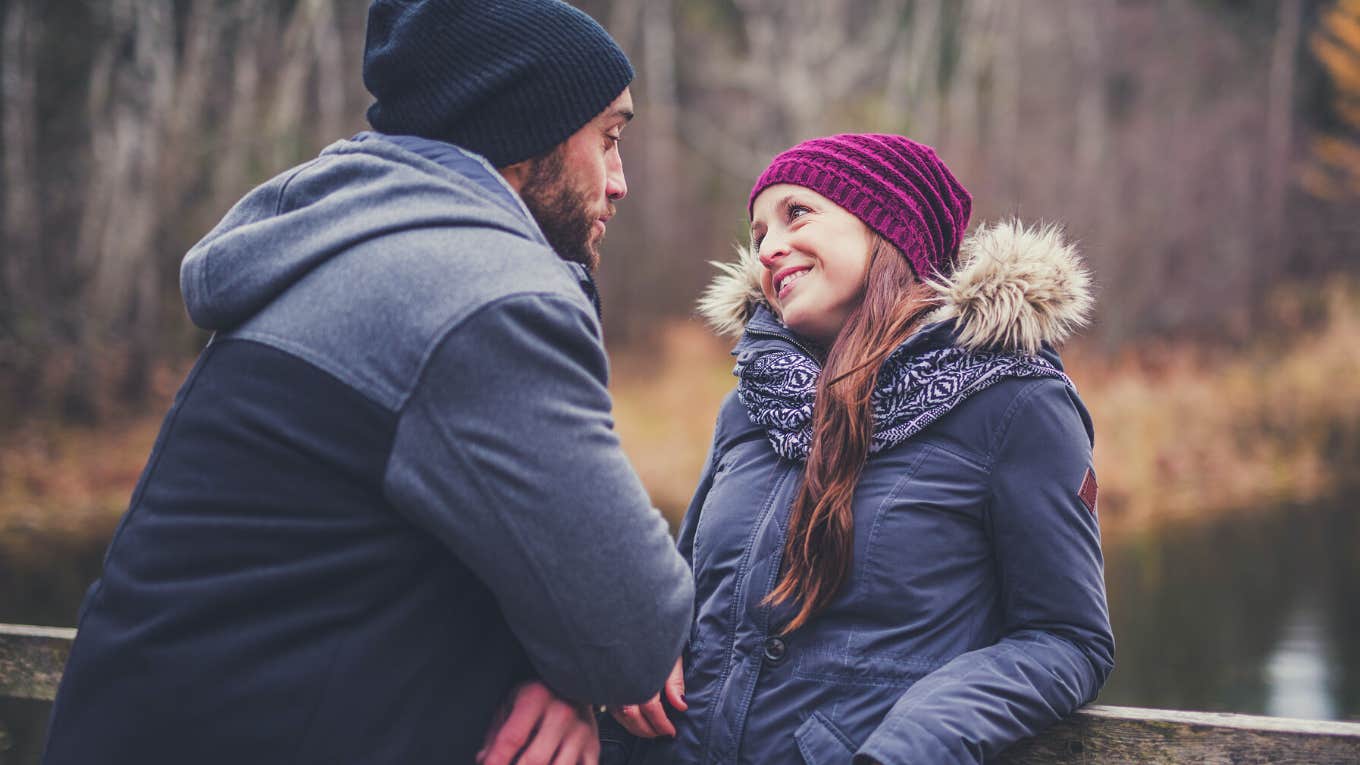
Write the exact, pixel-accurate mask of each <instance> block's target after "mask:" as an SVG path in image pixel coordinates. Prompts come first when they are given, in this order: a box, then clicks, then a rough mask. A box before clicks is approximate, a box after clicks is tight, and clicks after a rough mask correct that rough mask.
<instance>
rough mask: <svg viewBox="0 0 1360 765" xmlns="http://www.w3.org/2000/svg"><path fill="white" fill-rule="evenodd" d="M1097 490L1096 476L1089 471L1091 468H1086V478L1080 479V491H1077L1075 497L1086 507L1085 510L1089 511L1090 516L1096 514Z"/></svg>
mask: <svg viewBox="0 0 1360 765" xmlns="http://www.w3.org/2000/svg"><path fill="white" fill-rule="evenodd" d="M1098 488H1099V487H1097V486H1096V474H1095V473H1094V472H1092V471H1091V468H1086V477H1085V478H1083V479H1081V489H1079V490H1078V491H1077V496H1078V497H1081V503H1082V504H1083V505H1086V509H1087V510H1090V511H1091V515H1095V514H1096V493H1097V490H1098Z"/></svg>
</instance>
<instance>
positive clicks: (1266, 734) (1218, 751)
mask: <svg viewBox="0 0 1360 765" xmlns="http://www.w3.org/2000/svg"><path fill="white" fill-rule="evenodd" d="M75 634H76V632H75V630H70V629H55V628H52V627H26V626H19V625H9V624H0V697H6V696H7V697H13V698H21V699H37V700H51V699H52V698H53V697H54V696H55V695H56V692H57V684H58V682H59V681H60V679H61V671H62V668H63V667H64V666H65V664H66V656H67V654H68V653H69V652H70V649H71V641H72V640H74V639H75ZM3 731H4V721H3V720H0V738H3ZM0 759H3V757H0ZM1001 762H1003V763H1008V764H1009V765H1041V764H1042V765H1066V764H1068V763H1071V764H1072V765H1075V764H1076V763H1083V764H1085V763H1205V764H1206V765H1207V764H1210V763H1234V764H1236V765H1255V764H1256V763H1261V764H1262V765H1265V764H1266V763H1270V764H1271V765H1276V764H1289V763H1297V764H1298V765H1305V764H1307V765H1357V764H1360V723H1349V722H1328V721H1322V720H1292V719H1287V718H1281V717H1257V716H1254V715H1238V714H1223V713H1215V712H1182V711H1177V710H1166V709H1140V708H1135V707H1107V706H1089V707H1085V708H1083V709H1081V710H1078V711H1077V712H1076V713H1075V714H1073V715H1072V716H1071V717H1069V718H1068V719H1066V720H1064V721H1063V722H1060V723H1058V724H1057V725H1054V726H1053V727H1052V728H1049V729H1048V730H1047V731H1045V732H1044V733H1042V734H1040V735H1038V736H1035V737H1034V738H1031V739H1027V740H1025V741H1021V742H1020V743H1018V744H1016V745H1015V746H1013V747H1011V748H1010V749H1009V750H1007V751H1006V753H1005V754H1004V755H1003V757H1002V758H1001Z"/></svg>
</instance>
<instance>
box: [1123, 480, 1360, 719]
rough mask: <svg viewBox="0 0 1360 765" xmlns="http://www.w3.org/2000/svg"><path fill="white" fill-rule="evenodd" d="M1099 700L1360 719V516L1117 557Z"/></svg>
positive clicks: (1183, 541) (1215, 526) (1184, 541)
mask: <svg viewBox="0 0 1360 765" xmlns="http://www.w3.org/2000/svg"><path fill="white" fill-rule="evenodd" d="M1106 558H1107V560H1106V571H1105V578H1106V584H1107V586H1108V589H1109V597H1110V612H1111V620H1112V621H1113V623H1114V627H1115V639H1116V642H1117V648H1116V661H1115V664H1116V667H1115V671H1114V674H1113V675H1111V677H1110V681H1109V683H1108V684H1107V685H1106V686H1105V690H1104V691H1103V692H1102V693H1101V695H1100V702H1101V703H1105V704H1122V705H1130V706H1150V707H1164V708H1176V709H1196V710H1208V711H1223V712H1243V713H1249V714H1265V715H1274V716H1281V717H1305V718H1314V719H1334V720H1335V719H1339V720H1360V608H1357V607H1358V606H1360V512H1358V511H1356V510H1352V509H1350V508H1347V507H1344V506H1343V505H1342V504H1340V503H1333V504H1328V505H1322V506H1317V507H1309V508H1290V509H1281V510H1276V511H1272V512H1269V513H1265V514H1260V515H1256V516H1253V517H1248V518H1238V519H1229V520H1224V521H1216V522H1214V523H1212V524H1207V525H1204V526H1202V527H1197V528H1194V529H1184V528H1181V529H1171V530H1167V531H1164V532H1160V533H1157V534H1151V535H1147V536H1144V537H1141V538H1138V539H1132V540H1127V541H1125V542H1122V543H1120V544H1117V545H1110V546H1108V547H1107V549H1106Z"/></svg>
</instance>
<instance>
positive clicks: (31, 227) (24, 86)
mask: <svg viewBox="0 0 1360 765" xmlns="http://www.w3.org/2000/svg"><path fill="white" fill-rule="evenodd" d="M11 2H12V5H10V7H9V9H8V11H7V12H6V13H5V17H4V33H3V34H4V42H3V47H0V97H2V98H3V99H4V104H5V108H4V110H3V115H4V122H3V124H0V135H3V137H4V146H3V147H0V151H3V153H4V165H3V173H4V186H3V189H4V206H5V212H4V237H5V242H4V246H5V256H4V271H3V272H0V294H3V296H4V298H5V305H6V307H7V308H8V310H10V311H15V312H23V311H24V310H25V309H24V308H23V307H22V305H21V302H24V303H26V302H27V301H26V300H24V294H25V291H26V290H25V286H26V285H27V287H28V288H30V289H31V288H32V286H33V285H32V284H31V283H30V282H29V278H30V275H32V273H33V269H32V265H33V264H34V263H35V262H36V260H37V258H38V252H37V250H38V240H39V222H40V221H41V218H40V217H39V214H38V213H39V209H38V199H37V194H38V173H37V168H36V167H35V166H34V162H35V159H34V158H35V157H36V156H37V130H36V128H37V121H38V116H37V87H36V82H35V80H36V74H35V71H34V70H35V58H36V55H37V48H38V19H37V18H36V17H35V16H34V13H33V9H32V7H31V6H30V3H29V2H28V0H11Z"/></svg>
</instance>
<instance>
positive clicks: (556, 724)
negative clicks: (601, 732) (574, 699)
mask: <svg viewBox="0 0 1360 765" xmlns="http://www.w3.org/2000/svg"><path fill="white" fill-rule="evenodd" d="M579 719H580V718H579V717H578V715H577V711H576V709H575V708H574V707H573V706H572V705H571V704H568V703H566V702H564V701H554V702H553V703H551V704H549V705H548V708H547V709H546V710H545V711H544V713H543V719H542V720H541V721H540V722H539V725H538V730H537V731H535V732H534V738H533V740H532V741H530V742H529V748H528V749H525V750H524V754H521V755H520V756H519V759H518V760H515V762H516V763H517V765H551V764H552V762H553V755H554V754H556V753H557V750H558V748H559V747H560V746H561V745H562V743H563V741H564V739H565V738H566V737H567V735H568V734H569V733H571V726H572V725H573V724H574V723H576V722H577V720H579Z"/></svg>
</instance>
